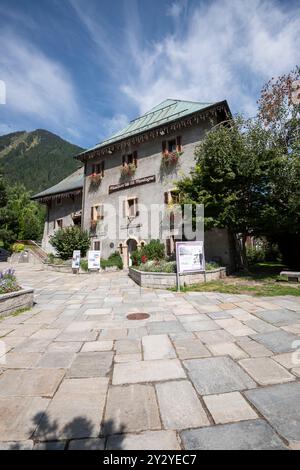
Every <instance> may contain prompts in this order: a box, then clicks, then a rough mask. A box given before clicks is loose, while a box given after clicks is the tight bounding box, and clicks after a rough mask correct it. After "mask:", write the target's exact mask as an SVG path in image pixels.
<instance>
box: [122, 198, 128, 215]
mask: <svg viewBox="0 0 300 470" xmlns="http://www.w3.org/2000/svg"><path fill="white" fill-rule="evenodd" d="M126 204H127V200H126V199H125V200H124V201H123V207H122V212H123V218H124V219H125V217H126Z"/></svg>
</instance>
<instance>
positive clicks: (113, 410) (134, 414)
mask: <svg viewBox="0 0 300 470" xmlns="http://www.w3.org/2000/svg"><path fill="white" fill-rule="evenodd" d="M150 429H161V424H160V419H159V412H158V407H157V402H156V397H155V390H154V387H153V386H152V385H141V384H134V385H129V386H128V387H114V386H112V387H110V388H109V390H108V396H107V403H106V409H105V417H104V422H103V426H102V430H101V434H104V435H110V434H118V433H125V432H139V431H145V430H150Z"/></svg>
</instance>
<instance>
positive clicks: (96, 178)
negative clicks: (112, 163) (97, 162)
mask: <svg viewBox="0 0 300 470" xmlns="http://www.w3.org/2000/svg"><path fill="white" fill-rule="evenodd" d="M89 178H90V182H91V184H95V185H97V184H100V183H101V181H102V175H101V173H92V174H91V175H90V177H89Z"/></svg>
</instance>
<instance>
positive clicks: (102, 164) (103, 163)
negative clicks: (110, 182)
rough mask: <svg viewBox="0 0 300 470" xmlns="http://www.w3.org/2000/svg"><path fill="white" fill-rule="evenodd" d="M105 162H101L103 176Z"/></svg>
mask: <svg viewBox="0 0 300 470" xmlns="http://www.w3.org/2000/svg"><path fill="white" fill-rule="evenodd" d="M104 169H105V162H104V161H103V162H101V174H102V176H104Z"/></svg>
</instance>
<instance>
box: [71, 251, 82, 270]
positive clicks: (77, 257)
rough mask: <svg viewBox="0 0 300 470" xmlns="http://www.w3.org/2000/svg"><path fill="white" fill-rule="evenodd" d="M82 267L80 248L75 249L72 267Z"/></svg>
mask: <svg viewBox="0 0 300 470" xmlns="http://www.w3.org/2000/svg"><path fill="white" fill-rule="evenodd" d="M79 268H80V250H74V251H73V257H72V269H79Z"/></svg>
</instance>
